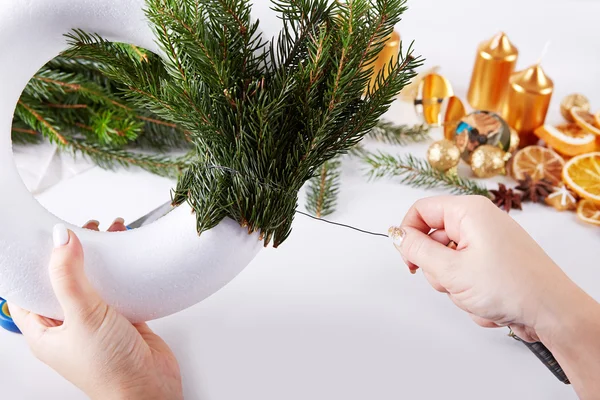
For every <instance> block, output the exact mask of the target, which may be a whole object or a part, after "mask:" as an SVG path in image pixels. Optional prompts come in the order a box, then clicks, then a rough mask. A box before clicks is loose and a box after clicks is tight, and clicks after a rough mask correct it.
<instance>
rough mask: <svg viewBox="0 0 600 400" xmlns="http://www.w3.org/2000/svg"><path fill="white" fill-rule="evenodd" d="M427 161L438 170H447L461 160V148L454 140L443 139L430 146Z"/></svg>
mask: <svg viewBox="0 0 600 400" xmlns="http://www.w3.org/2000/svg"><path fill="white" fill-rule="evenodd" d="M427 161H429V164H431V166H432V167H433V168H435V169H437V170H438V171H442V172H446V171H449V170H451V169H452V168H454V167H456V166H457V165H458V163H459V162H460V150H459V149H458V147H456V145H455V144H454V143H453V142H452V141H450V140H447V139H443V140H440V141H438V142H435V143H433V144H432V145H431V146H429V150H427Z"/></svg>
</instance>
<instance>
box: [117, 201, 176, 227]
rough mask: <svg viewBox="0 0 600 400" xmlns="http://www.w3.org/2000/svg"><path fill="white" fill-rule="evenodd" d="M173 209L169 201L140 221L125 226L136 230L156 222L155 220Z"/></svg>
mask: <svg viewBox="0 0 600 400" xmlns="http://www.w3.org/2000/svg"><path fill="white" fill-rule="evenodd" d="M173 209H174V207H173V206H172V205H171V202H170V201H169V202H167V203H165V204H163V205H162V206H160V207H158V208H157V209H155V210H153V211H151V212H149V213H148V214H146V215H144V216H143V217H141V218H140V219H138V220H136V221H134V222H132V223H131V224H129V225H127V229H137V228H141V227H142V226H145V225H148V224H151V223H153V222H154V221H156V220H158V219H160V218H162V217H164V216H165V215H167V214H168V213H170V212H171V211H172V210H173Z"/></svg>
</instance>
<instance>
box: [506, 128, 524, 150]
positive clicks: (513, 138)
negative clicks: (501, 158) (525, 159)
mask: <svg viewBox="0 0 600 400" xmlns="http://www.w3.org/2000/svg"><path fill="white" fill-rule="evenodd" d="M520 144H521V137H520V136H519V133H518V132H517V131H515V130H514V129H513V128H510V147H509V149H508V152H509V153H511V154H513V153H515V152H516V151H517V150H519V145H520Z"/></svg>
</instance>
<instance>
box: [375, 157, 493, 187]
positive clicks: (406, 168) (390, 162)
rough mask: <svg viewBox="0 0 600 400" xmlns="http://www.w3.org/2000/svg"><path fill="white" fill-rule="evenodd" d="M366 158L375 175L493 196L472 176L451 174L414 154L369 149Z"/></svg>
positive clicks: (415, 184)
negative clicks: (389, 152) (370, 151)
mask: <svg viewBox="0 0 600 400" xmlns="http://www.w3.org/2000/svg"><path fill="white" fill-rule="evenodd" d="M363 161H364V162H365V163H366V164H367V165H368V167H369V169H368V174H369V176H370V177H371V178H372V179H377V178H383V177H388V178H400V182H401V183H404V184H407V185H409V186H412V187H416V188H419V187H421V188H425V189H433V188H441V189H446V190H448V191H450V193H453V194H463V195H465V194H468V195H480V196H486V197H490V198H491V197H492V196H491V194H490V192H489V191H488V190H487V189H486V188H485V187H483V186H481V185H479V184H478V183H477V182H474V181H472V180H470V179H466V178H462V177H460V176H457V175H453V174H447V173H443V172H440V171H438V170H436V169H434V168H433V167H432V166H431V165H429V163H428V162H427V161H426V160H420V159H417V158H415V157H413V156H412V155H406V156H393V155H391V154H386V153H381V152H380V153H377V154H373V153H367V154H366V155H365V156H364V158H363Z"/></svg>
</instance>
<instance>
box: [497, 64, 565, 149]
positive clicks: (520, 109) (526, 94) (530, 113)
mask: <svg viewBox="0 0 600 400" xmlns="http://www.w3.org/2000/svg"><path fill="white" fill-rule="evenodd" d="M553 91H554V83H553V82H552V79H550V78H549V77H548V76H547V75H546V74H545V73H544V70H543V69H542V67H541V65H540V64H535V65H533V66H532V67H529V68H527V69H526V70H523V71H519V72H515V73H514V74H513V75H512V76H511V78H510V85H509V88H508V92H507V94H506V102H505V103H504V106H503V108H502V117H503V118H504V119H505V120H506V122H507V123H508V125H510V126H511V127H512V128H514V129H515V130H516V131H517V132H518V133H519V137H520V139H521V147H524V146H529V145H531V144H535V143H537V141H538V139H537V136H535V135H534V134H533V131H535V130H536V129H537V128H539V127H540V126H542V125H543V124H544V121H545V120H546V114H547V113H548V107H549V106H550V100H551V99H552V92H553Z"/></svg>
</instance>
